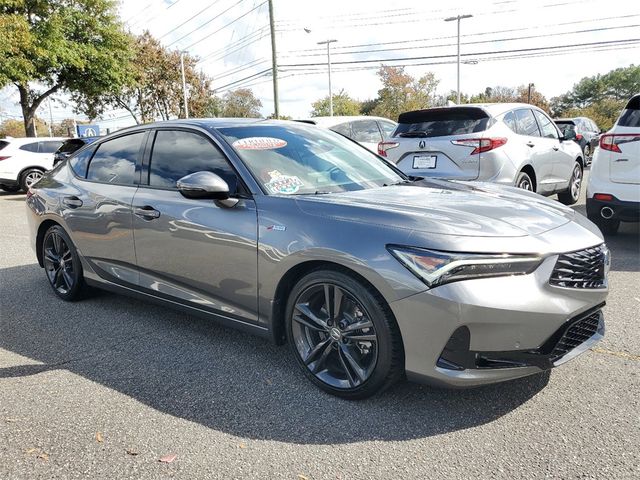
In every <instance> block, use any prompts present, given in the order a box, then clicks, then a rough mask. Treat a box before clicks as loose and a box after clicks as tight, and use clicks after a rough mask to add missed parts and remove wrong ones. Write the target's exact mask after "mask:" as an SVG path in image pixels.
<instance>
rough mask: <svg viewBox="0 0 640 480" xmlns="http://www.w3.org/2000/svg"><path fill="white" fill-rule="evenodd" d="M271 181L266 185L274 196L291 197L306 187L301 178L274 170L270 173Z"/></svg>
mask: <svg viewBox="0 0 640 480" xmlns="http://www.w3.org/2000/svg"><path fill="white" fill-rule="evenodd" d="M269 176H270V177H271V181H270V182H269V183H266V184H265V187H267V190H269V191H270V192H271V193H274V194H278V193H279V194H284V195H291V194H292V193H296V192H297V191H298V190H300V187H302V186H304V183H302V180H300V178H298V177H296V176H293V175H282V174H281V173H280V172H279V171H277V170H273V171H272V172H269Z"/></svg>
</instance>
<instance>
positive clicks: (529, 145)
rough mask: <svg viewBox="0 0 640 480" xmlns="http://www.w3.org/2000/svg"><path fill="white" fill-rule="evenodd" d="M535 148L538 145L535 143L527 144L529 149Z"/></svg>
mask: <svg viewBox="0 0 640 480" xmlns="http://www.w3.org/2000/svg"><path fill="white" fill-rule="evenodd" d="M535 146H536V144H535V143H533V142H527V147H531V148H533V147H535Z"/></svg>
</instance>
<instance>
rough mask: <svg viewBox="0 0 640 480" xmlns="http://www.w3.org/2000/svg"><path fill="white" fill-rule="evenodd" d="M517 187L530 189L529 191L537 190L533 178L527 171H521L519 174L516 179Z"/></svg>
mask: <svg viewBox="0 0 640 480" xmlns="http://www.w3.org/2000/svg"><path fill="white" fill-rule="evenodd" d="M516 187H518V188H521V189H523V190H528V191H529V192H535V188H534V186H533V180H531V177H530V176H529V174H528V173H526V172H520V173H519V174H518V178H517V179H516Z"/></svg>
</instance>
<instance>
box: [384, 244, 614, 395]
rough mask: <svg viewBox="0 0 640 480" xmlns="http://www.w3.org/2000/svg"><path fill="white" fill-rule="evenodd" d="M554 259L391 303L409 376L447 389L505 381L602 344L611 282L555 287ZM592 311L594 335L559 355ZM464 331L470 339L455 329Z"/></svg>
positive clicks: (552, 365) (539, 370)
mask: <svg viewBox="0 0 640 480" xmlns="http://www.w3.org/2000/svg"><path fill="white" fill-rule="evenodd" d="M557 259H558V256H557V255H552V256H550V257H548V258H546V259H545V260H544V262H543V263H542V264H541V265H540V267H538V269H537V270H536V271H535V272H533V273H531V274H529V275H522V276H513V277H498V278H487V279H474V280H467V281H460V282H455V283H451V284H446V285H442V286H440V287H437V288H434V289H432V290H428V291H425V292H422V293H419V294H416V295H413V296H411V297H407V298H404V299H401V300H398V301H396V302H392V303H391V304H390V306H391V309H392V310H393V312H394V314H395V317H396V319H397V321H398V325H399V327H400V331H401V333H402V337H403V341H404V348H405V369H406V371H407V377H408V378H409V379H410V380H413V381H419V382H422V383H430V384H435V385H442V386H448V387H473V386H479V385H484V384H490V383H496V382H502V381H506V380H511V379H514V378H519V377H524V376H527V375H531V374H534V373H538V372H541V371H543V370H546V369H549V368H551V367H554V366H557V365H560V364H561V363H564V362H566V361H568V360H570V359H571V358H574V357H575V356H577V355H578V354H580V353H582V352H583V351H584V350H586V349H588V348H589V347H590V346H591V345H593V344H595V343H596V342H598V341H599V340H600V339H601V338H602V336H603V334H604V320H603V317H602V314H601V312H600V307H601V306H602V305H603V304H604V301H605V298H606V296H607V292H608V291H607V288H598V289H586V288H585V289H578V288H565V287H557V286H553V285H550V284H549V278H550V276H551V272H552V271H553V268H554V266H555V264H556V261H557ZM594 314H597V325H596V328H595V330H596V331H595V332H594V333H593V335H591V336H589V337H588V338H587V339H586V340H585V341H583V342H581V343H580V344H579V345H577V346H575V345H574V347H573V348H571V349H570V351H567V352H564V353H563V354H561V355H560V354H558V352H557V351H555V348H556V347H557V346H558V342H559V339H560V338H562V337H563V335H564V334H565V333H566V332H567V331H568V330H569V329H570V327H571V326H573V324H574V323H575V322H576V321H579V320H581V319H583V318H584V317H587V316H589V315H594ZM461 329H462V331H467V332H468V338H467V339H466V341H465V335H464V334H463V335H462V336H460V335H456V334H457V333H458V334H459V332H460V330H461ZM452 337H453V338H452ZM452 341H453V343H452ZM451 347H453V348H451ZM447 348H448V349H449V352H447V351H446V349H447ZM456 350H457V355H455V354H454V355H451V354H450V353H451V351H456ZM554 351H555V353H554ZM443 360H444V361H443Z"/></svg>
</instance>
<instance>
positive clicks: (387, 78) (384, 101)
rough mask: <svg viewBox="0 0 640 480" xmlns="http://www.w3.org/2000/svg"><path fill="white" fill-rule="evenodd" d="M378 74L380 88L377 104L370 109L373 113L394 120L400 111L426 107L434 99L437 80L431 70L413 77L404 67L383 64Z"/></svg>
mask: <svg viewBox="0 0 640 480" xmlns="http://www.w3.org/2000/svg"><path fill="white" fill-rule="evenodd" d="M378 76H379V77H380V80H381V81H382V88H381V89H380V90H378V104H377V105H376V106H375V108H374V109H373V110H372V113H373V114H374V115H377V116H380V117H387V118H391V119H394V120H395V119H397V118H398V115H400V114H401V113H402V112H408V111H410V110H419V109H422V108H428V107H430V106H431V105H432V104H433V102H434V100H435V98H434V97H435V96H434V93H435V89H436V87H437V86H438V80H436V78H435V76H434V74H433V73H431V72H429V73H427V74H426V75H423V76H422V77H420V78H418V79H415V78H414V77H412V76H411V75H409V74H408V73H405V71H404V67H391V66H388V65H383V66H382V67H380V70H378Z"/></svg>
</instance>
